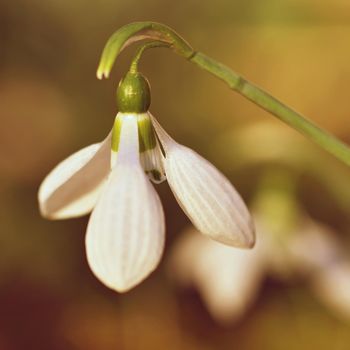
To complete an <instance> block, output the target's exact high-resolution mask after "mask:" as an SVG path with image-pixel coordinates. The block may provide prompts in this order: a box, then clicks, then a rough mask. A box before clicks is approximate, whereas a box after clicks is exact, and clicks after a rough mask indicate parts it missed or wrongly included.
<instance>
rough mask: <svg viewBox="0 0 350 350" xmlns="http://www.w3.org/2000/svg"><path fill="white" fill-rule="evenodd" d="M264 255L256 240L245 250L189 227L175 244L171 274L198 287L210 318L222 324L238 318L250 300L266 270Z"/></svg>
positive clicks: (261, 246) (254, 295) (255, 293)
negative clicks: (250, 247) (251, 247)
mask: <svg viewBox="0 0 350 350" xmlns="http://www.w3.org/2000/svg"><path fill="white" fill-rule="evenodd" d="M189 231H190V230H189ZM265 258H266V256H265V251H264V248H263V245H261V244H260V241H258V244H257V245H256V247H255V248H254V249H253V250H250V251H246V250H241V249H235V248H232V247H228V246H225V245H222V244H219V243H216V242H214V241H212V240H210V239H208V238H206V237H204V236H203V235H199V233H198V231H197V233H196V231H195V230H191V231H190V232H185V233H184V236H183V237H182V239H181V240H180V242H178V243H177V245H176V246H175V250H174V252H173V255H172V260H171V267H172V268H171V273H172V275H173V277H175V278H176V280H178V281H179V282H181V283H183V284H185V285H189V284H190V285H194V286H195V287H196V288H198V291H199V293H200V295H201V296H202V298H203V301H204V302H205V304H206V306H207V308H208V310H209V312H210V313H211V315H212V316H213V318H214V319H215V320H217V321H218V322H220V323H225V322H231V321H233V320H236V319H238V318H239V317H241V316H242V315H243V314H244V312H245V311H246V310H247V309H248V308H249V307H250V305H251V304H252V303H253V302H254V300H255V298H256V296H257V293H258V291H259V287H260V284H261V282H262V278H263V276H264V274H265V271H266V259H265Z"/></svg>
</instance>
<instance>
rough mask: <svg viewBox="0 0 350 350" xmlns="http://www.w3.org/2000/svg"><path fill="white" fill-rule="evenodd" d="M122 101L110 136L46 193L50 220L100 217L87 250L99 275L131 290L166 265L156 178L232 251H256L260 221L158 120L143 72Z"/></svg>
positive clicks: (64, 166) (81, 155)
mask: <svg viewBox="0 0 350 350" xmlns="http://www.w3.org/2000/svg"><path fill="white" fill-rule="evenodd" d="M117 102H118V107H119V112H118V114H117V116H116V118H115V122H114V126H113V129H112V131H111V133H110V134H109V135H108V136H107V138H106V139H105V140H104V141H103V142H102V143H99V144H93V145H91V146H88V147H86V148H83V149H82V150H80V151H78V152H76V153H74V154H73V155H72V156H70V157H69V158H67V159H66V160H64V161H63V162H62V163H60V164H59V165H58V166H57V167H56V168H55V169H54V170H53V171H52V172H51V173H50V174H49V175H48V176H47V177H46V179H45V180H44V181H43V183H42V185H41V186H40V189H39V195H38V197H39V204H40V211H41V213H42V215H43V216H44V217H46V218H50V219H66V218H71V217H78V216H81V215H85V214H87V213H90V212H91V211H92V214H91V217H90V220H89V223H88V227H87V234H86V250H87V258H88V262H89V265H90V267H91V269H92V271H93V272H94V274H95V275H96V276H97V277H98V278H99V279H100V280H101V281H102V282H103V283H104V284H105V285H106V286H108V287H110V288H112V289H114V290H116V291H119V292H124V291H127V290H129V289H131V288H132V287H134V286H135V285H137V284H138V283H140V282H141V281H142V280H143V279H145V278H146V277H147V276H148V275H149V274H150V273H151V272H152V271H153V270H154V269H155V268H156V266H157V265H158V263H159V261H160V259H161V256H162V252H163V249H164V231H165V224H164V214H163V209H162V206H161V203H160V200H159V197H158V195H157V193H156V191H155V189H154V188H153V186H152V185H151V182H150V181H149V180H151V181H152V182H154V183H160V182H162V181H164V180H165V179H167V180H168V183H169V185H170V188H171V189H172V191H173V192H174V195H175V198H176V200H177V201H178V203H179V205H180V206H181V207H182V208H183V210H184V211H185V213H186V214H187V216H188V217H189V219H190V220H191V221H192V223H193V224H194V225H195V226H196V227H197V229H198V230H199V231H200V232H202V233H203V234H205V235H207V236H208V237H210V238H212V239H214V240H216V241H219V242H222V243H224V244H227V245H231V246H235V247H243V248H250V247H252V246H253V245H254V241H255V235H254V228H253V223H252V220H251V217H250V215H249V213H248V210H247V208H246V206H245V204H244V203H243V201H242V199H241V197H240V196H239V194H238V193H237V192H236V190H235V189H234V187H233V186H232V185H231V184H230V182H229V181H228V180H227V179H226V178H225V177H224V175H223V174H221V173H220V172H219V170H217V169H216V168H215V167H214V166H213V165H212V164H211V163H209V162H208V161H207V160H205V159H204V158H202V157H201V156H199V155H198V154H197V153H196V152H194V151H193V150H191V149H189V148H187V147H184V146H182V145H180V144H178V143H176V142H175V141H174V140H173V139H172V138H171V137H170V136H169V135H168V134H167V133H166V132H165V131H164V130H163V129H162V127H161V126H160V125H159V123H158V122H157V121H156V119H155V118H154V117H152V116H151V114H150V113H149V112H148V108H149V105H150V89H149V85H148V82H147V80H146V79H145V78H144V77H143V76H142V75H141V74H140V73H138V72H131V71H130V72H128V74H127V75H126V76H125V78H124V79H123V80H122V81H121V83H120V84H119V87H118V91H117ZM160 144H161V146H160Z"/></svg>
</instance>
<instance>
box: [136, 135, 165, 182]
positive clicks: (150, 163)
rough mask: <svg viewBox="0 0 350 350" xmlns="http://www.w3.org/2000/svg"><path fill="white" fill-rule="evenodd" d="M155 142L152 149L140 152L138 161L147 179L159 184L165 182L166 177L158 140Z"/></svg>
mask: <svg viewBox="0 0 350 350" xmlns="http://www.w3.org/2000/svg"><path fill="white" fill-rule="evenodd" d="M156 142H157V145H156V147H155V148H154V149H151V150H147V151H143V152H141V154H140V161H141V164H142V167H143V169H144V170H145V172H146V174H147V175H148V177H149V179H150V180H152V182H154V183H156V184H159V183H162V182H163V181H165V180H166V176H165V170H164V156H163V154H162V151H161V149H160V146H159V143H158V140H157V141H156Z"/></svg>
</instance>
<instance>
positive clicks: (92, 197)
mask: <svg viewBox="0 0 350 350" xmlns="http://www.w3.org/2000/svg"><path fill="white" fill-rule="evenodd" d="M110 143H111V135H108V136H107V138H106V139H105V140H104V141H103V142H102V143H99V144H93V145H90V146H88V147H85V148H83V149H81V150H80V151H78V152H76V153H74V154H72V155H71V156H70V157H68V158H67V159H65V160H64V161H62V162H61V163H60V164H58V165H57V166H56V167H55V168H54V169H53V170H52V171H51V173H50V174H49V175H48V176H47V177H46V178H45V179H44V181H43V182H42V184H41V186H40V188H39V193H38V200H39V206H40V211H41V214H42V215H43V216H44V217H46V218H49V219H66V218H71V217H78V216H82V215H85V214H87V213H89V212H91V210H92V208H93V207H94V206H95V204H96V201H97V198H98V196H99V194H100V190H101V187H102V186H103V184H104V182H105V179H106V178H107V175H108V173H109V172H110Z"/></svg>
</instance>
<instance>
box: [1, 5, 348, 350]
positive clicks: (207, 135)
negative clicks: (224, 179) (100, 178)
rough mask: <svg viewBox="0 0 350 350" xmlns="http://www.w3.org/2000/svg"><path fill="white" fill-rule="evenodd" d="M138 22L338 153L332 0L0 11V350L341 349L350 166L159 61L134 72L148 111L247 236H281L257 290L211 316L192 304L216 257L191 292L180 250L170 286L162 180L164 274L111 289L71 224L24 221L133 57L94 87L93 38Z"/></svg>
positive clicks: (338, 35)
mask: <svg viewBox="0 0 350 350" xmlns="http://www.w3.org/2000/svg"><path fill="white" fill-rule="evenodd" d="M139 20H153V21H158V22H162V23H165V24H167V25H169V26H171V27H173V28H174V29H175V30H177V31H178V32H179V33H180V34H181V35H183V36H184V37H185V39H186V40H188V41H189V42H190V43H191V44H192V45H193V46H194V47H195V48H196V49H198V50H200V51H203V52H205V53H207V54H208V55H209V56H212V57H213V58H216V59H218V60H219V61H221V62H223V63H225V64H227V65H229V66H230V67H232V68H233V69H234V70H235V71H237V72H239V73H241V74H242V75H243V76H245V77H246V78H247V79H249V80H250V81H253V82H254V83H256V84H257V85H260V86H262V87H263V88H264V89H266V90H268V91H269V92H271V93H272V94H273V95H274V96H276V97H277V98H279V99H281V100H282V101H284V102H285V103H287V104H288V105H290V106H292V107H293V108H295V109H296V110H298V111H300V112H301V113H303V114H305V115H306V116H308V117H309V118H311V119H313V120H314V121H316V122H317V123H319V124H320V125H322V126H323V127H325V128H327V129H328V130H330V131H331V132H333V133H334V134H336V135H337V136H338V137H339V138H341V139H342V140H344V141H345V142H347V143H350V123H349V120H350V119H349V117H350V115H349V110H350V101H349V85H350V66H349V62H350V47H349V37H350V3H349V1H348V0H334V1H331V2H330V1H320V0H282V1H281V0H279V1H277V0H264V1H253V0H245V1H243V0H220V1H215V2H212V1H209V0H203V1H195V0H189V1H186V2H184V1H183V2H173V1H171V2H170V1H164V0H163V1H160V0H150V1H147V2H146V1H145V2H141V1H134V0H129V1H122V0H114V1H112V0H102V1H99V2H93V1H91V2H87V1H83V0H75V1H65V0H63V1H62V0H61V1H58V0H47V1H39V0H30V1H29V0H14V1H8V0H0V121H1V127H0V213H1V214H0V217H1V220H0V230H1V231H0V242H1V244H0V350H23V349H26V350H31V349H33V350H34V349H35V350H41V349H45V350H48V349H50V350H56V349H57V350H58V349H64V350H83V349H84V350H94V349H99V350H112V349H113V350H124V349H125V350H131V349H136V350H137V349H207V350H209V349H233V348H235V349H241V350H244V349H249V350H253V349H259V350H262V349H268V350H274V349H281V348H283V349H316V348H317V349H349V345H350V269H348V267H349V266H350V265H349V264H348V255H349V256H350V250H349V249H350V248H349V247H350V246H349V237H350V236H349V234H350V221H349V212H350V188H349V178H350V169H348V168H347V167H346V166H344V165H342V164H340V163H339V162H338V161H337V160H334V159H333V158H332V157H331V156H329V155H328V154H326V153H325V152H324V151H322V150H320V149H318V148H317V147H316V146H314V145H313V144H312V143H310V142H308V141H307V140H304V138H303V137H302V136H299V135H298V134H297V133H296V132H294V131H293V130H289V128H288V127H287V126H285V125H282V124H281V122H279V121H277V120H275V118H274V117H272V116H270V115H268V114H267V113H266V112H264V111H262V110H261V109H259V108H258V107H256V106H255V105H253V104H252V103H250V102H248V101H246V100H245V99H244V98H243V97H241V96H239V95H237V94H235V93H233V92H232V91H230V90H229V89H228V88H227V87H226V86H225V85H224V84H223V83H221V82H220V81H218V80H216V79H215V78H213V77H211V76H210V75H208V74H206V73H204V72H202V71H200V70H199V69H197V68H196V67H195V66H194V65H191V64H190V63H188V62H186V61H185V60H183V59H182V58H180V57H177V56H175V55H174V54H173V53H171V52H170V51H167V50H165V49H156V50H151V51H148V52H147V53H146V54H145V55H144V57H143V59H142V62H141V65H140V69H141V71H142V72H143V73H144V74H145V75H146V76H147V77H148V79H149V81H150V83H151V86H152V106H151V110H152V113H153V114H154V115H155V116H156V117H157V118H158V120H160V122H161V123H162V125H163V127H164V128H165V129H166V130H167V131H168V132H169V133H170V134H171V135H172V136H173V137H174V138H175V139H176V140H178V141H179V142H181V143H184V144H186V145H188V146H189V147H191V148H193V149H195V150H196V151H197V152H199V153H200V154H202V155H203V156H205V157H206V158H208V159H209V160H210V161H211V162H212V163H214V164H215V165H216V166H217V167H218V168H219V169H221V170H222V171H223V172H224V173H225V174H226V175H227V176H228V177H229V178H230V180H231V181H232V183H234V185H235V186H236V188H237V190H238V191H239V192H240V193H241V194H242V197H243V198H244V199H245V201H246V202H247V203H248V205H249V206H250V207H251V208H252V210H253V212H254V215H255V214H256V213H257V214H256V216H258V217H259V220H260V219H261V218H262V221H264V222H265V228H264V229H262V230H261V231H260V229H259V228H258V233H257V239H258V242H259V240H264V238H261V237H265V236H264V232H265V231H268V232H267V233H266V236H269V235H270V236H271V237H274V238H271V239H270V241H273V242H279V243H278V244H272V245H273V246H274V248H269V249H270V250H268V252H271V251H273V252H276V254H277V255H282V261H281V259H280V260H278V259H276V261H274V262H273V263H271V262H269V264H268V265H269V267H266V268H265V267H264V269H263V271H262V269H261V271H260V270H259V271H260V273H259V276H260V277H259V283H258V282H257V278H255V277H254V278H253V279H254V281H255V283H252V284H249V285H248V286H247V287H246V290H248V291H249V293H250V294H252V295H251V296H247V298H246V299H247V300H243V299H244V298H242V300H240V298H238V304H239V305H238V308H239V307H241V309H240V311H239V312H238V311H237V308H235V307H232V306H230V304H229V301H225V300H224V299H223V298H219V304H220V307H221V309H220V308H219V306H215V305H214V306H213V304H210V300H211V299H210V297H208V295H213V293H214V295H215V293H216V292H215V291H212V290H211V291H209V292H208V293H209V294H208V293H207V294H206V293H205V292H204V289H203V288H204V287H203V285H204V284H203V283H204V282H203V279H204V280H206V278H207V280H206V281H211V283H212V284H214V285H216V279H215V275H216V276H219V275H220V273H221V271H222V270H225V271H226V270H227V265H226V261H224V260H223V261H222V269H221V268H220V266H221V265H220V264H216V265H218V266H216V265H215V264H214V265H213V264H208V266H207V269H208V271H206V257H205V255H204V258H203V259H204V262H202V265H201V266H202V269H204V275H201V282H199V280H198V278H197V279H196V273H197V272H196V271H192V270H191V266H192V267H193V266H196V264H198V261H194V260H195V259H196V255H195V254H193V256H192V258H191V259H192V260H191V261H189V262H188V266H187V267H188V269H189V271H190V270H191V271H192V275H191V276H190V277H188V278H187V281H186V283H182V282H183V281H182V279H181V278H180V277H179V276H180V275H181V271H179V269H180V270H181V268H180V267H179V266H180V265H181V264H182V263H183V261H185V260H184V259H182V258H181V252H180V253H179V251H181V249H182V248H181V246H180V243H179V242H180V240H182V237H183V235H186V234H187V233H186V232H185V233H183V232H182V231H183V230H187V228H188V227H189V220H188V219H187V218H186V216H185V215H184V214H183V212H182V211H181V210H180V208H179V207H178V205H177V203H176V201H175V199H174V197H173V195H172V193H171V191H170V190H169V188H168V186H167V184H162V185H159V186H157V190H158V192H159V194H160V196H161V199H162V202H163V205H164V208H165V215H166V220H167V247H166V250H165V254H164V257H163V260H162V263H161V265H160V266H159V268H158V269H157V270H156V271H155V272H154V273H153V274H152V275H151V276H150V277H149V278H148V279H147V280H146V281H145V282H144V283H142V284H141V285H139V286H138V287H136V288H135V289H133V290H132V291H130V292H128V293H127V294H122V295H120V294H117V293H115V292H113V291H110V290H108V289H107V288H105V287H104V286H103V285H102V284H100V283H99V282H98V281H97V279H96V278H95V277H94V276H93V275H92V273H91V271H90V270H89V268H88V265H87V262H86V257H85V249H84V235H85V230H86V224H87V220H88V218H87V217H84V218H81V219H76V220H68V221H52V222H50V221H46V220H44V219H42V218H41V217H40V215H39V211H38V205H37V199H36V196H37V190H38V186H39V185H40V183H41V181H42V179H43V178H44V177H45V176H46V174H47V173H48V172H49V171H50V170H51V169H52V168H53V167H54V166H55V165H56V164H57V163H58V162H59V161H61V160H62V159H64V158H65V157H67V156H68V155H70V154H71V153H73V152H74V151H76V150H78V149H80V148H82V147H84V146H86V145H88V144H92V143H94V142H97V141H99V140H102V139H103V138H104V137H105V135H106V134H107V133H108V131H109V130H110V128H111V126H112V123H113V119H114V116H115V114H116V108H115V98H114V93H115V89H116V86H117V84H118V82H119V79H120V78H121V77H122V76H123V75H124V74H125V72H126V70H127V68H128V62H129V61H130V58H131V57H132V55H133V53H134V50H135V49H136V47H135V46H133V47H130V48H128V49H127V50H126V51H125V52H124V53H123V54H122V55H121V56H120V57H119V58H118V61H117V64H116V65H115V68H114V70H113V72H112V74H111V78H110V79H109V80H108V81H106V80H105V81H98V80H97V79H96V76H95V71H96V68H97V64H98V60H99V57H100V53H101V50H102V48H103V46H104V44H105V42H106V40H107V39H108V37H109V36H110V35H111V34H112V33H113V32H114V31H115V30H116V29H118V28H119V27H121V26H122V25H124V24H127V23H129V22H132V21H139ZM276 193H277V195H276ZM271 198H272V199H273V200H271ZM272 202H273V203H272ZM286 203H287V205H285V204H286ZM305 218H307V219H305ZM305 220H308V222H312V223H313V225H314V226H316V231H318V229H317V227H323V228H324V227H326V228H327V229H326V231H327V235H328V236H331V239H330V240H331V242H332V243H327V242H328V241H327V240H326V241H325V242H323V241H322V242H323V243H322V244H321V245H322V247H323V248H322V249H321V251H319V250H318V249H317V244H314V243H313V240H312V239H311V243H310V242H309V243H310V244H309V243H308V244H306V243H305V242H304V238H303V237H304V236H303V232H304V230H305V229H304V227H305V226H304V224H303V222H304V221H305ZM276 223H278V225H276ZM259 227H260V226H259ZM266 227H268V228H267V229H266ZM320 231H322V230H320ZM260 232H261V234H260ZM269 232H273V234H272V235H271V234H270V233H269ZM276 237H277V238H276ZM300 237H302V238H300ZM294 238H296V240H294ZM300 239H301V243H300V242H299V243H300V244H299V243H298V244H295V241H298V240H299V241H300ZM281 242H282V243H281ZM291 242H292V243H291ZM182 243H183V244H186V243H184V242H182ZM182 243H181V244H182ZM291 246H293V252H291V253H290V252H289V250H290V247H291ZM196 247H197V246H195V247H194V248H193V252H196V251H197V248H196ZM294 248H295V249H294ZM199 249H200V245H198V251H199ZM305 250H306V251H305ZM324 250H325V251H326V252H327V253H326V254H325V255H326V256H327V257H329V256H330V255H331V256H332V259H328V258H324V254H323V252H324ZM208 254H209V253H208ZM244 254H246V255H249V254H253V253H252V252H245V253H244ZM271 254H272V253H271ZM271 254H269V253H267V254H265V257H266V255H267V256H268V255H271ZM322 254H323V255H322ZM229 255H230V254H229ZM287 255H288V259H289V257H290V260H293V262H292V263H289V262H288V263H287V262H286V261H285V260H286V259H284V257H286V256H287ZM230 256H231V255H230ZM300 256H302V257H300ZM314 256H315V257H316V260H317V261H316V262H313V263H312V264H311V265H312V266H311V268H310V267H309V266H310V264H309V263H308V258H313V257H314ZM181 259H182V260H181ZM203 259H202V260H203ZM229 259H230V258H229ZM244 259H245V258H244ZM247 259H248V260H249V259H250V258H247ZM264 259H265V260H266V258H264ZM264 259H263V260H264ZM208 260H209V259H208ZM214 260H215V259H214ZM265 260H264V261H265ZM174 261H177V262H175V263H174ZM178 261H180V263H178ZM259 261H260V260H259ZM334 261H335V262H334ZM215 262H216V263H217V260H215ZM232 264H233V265H232V266H236V267H237V266H239V267H240V271H243V272H242V273H241V276H240V277H239V278H237V279H236V280H234V282H235V283H233V286H232V287H230V288H231V289H230V288H228V294H229V295H230V293H231V292H232V295H234V294H235V291H236V289H235V288H236V287H235V286H237V288H239V286H240V285H241V284H242V281H245V280H246V278H248V276H250V272H249V269H248V268H247V265H246V263H245V262H242V263H241V265H239V264H238V265H235V263H234V262H233V263H232ZM265 265H266V264H265V263H263V262H259V263H257V264H255V265H254V266H258V267H257V268H256V269H259V267H261V266H265ZM271 265H273V267H272V268H271ZM340 265H341V266H342V268H338V267H339V266H340ZM174 266H175V267H174ZM203 266H204V267H203ZM215 266H216V267H215ZM230 266H231V265H230ZM281 266H282V267H283V268H282V269H281V270H283V271H279V272H278V273H274V272H273V273H271V271H272V270H276V269H277V270H278V269H279V267H281ZM334 266H335V268H334V269H333V267H334ZM178 267H179V268H178ZM185 269H186V267H185ZM316 270H317V271H316ZM333 270H335V271H336V273H333ZM315 271H316V272H315ZM320 271H321V272H320ZM324 271H327V272H329V273H328V275H327V276H328V277H327V276H326V277H325V276H324V275H323V274H322V273H323V272H324ZM346 271H347V272H346ZM225 273H228V274H229V275H230V273H231V272H230V271H228V272H227V271H226V272H225ZM320 273H321V277H320V278H319V277H314V276H319V275H320ZM233 274H234V271H232V275H233ZM203 276H204V277H203ZM206 276H207V277H206ZM213 276H214V277H213ZM322 278H323V280H322ZM327 278H328V279H327ZM324 279H325V281H326V282H325V283H323V287H322V283H321V282H320V280H322V281H324ZM315 281H316V282H315ZM218 285H219V284H218ZM327 287H329V288H328V289H329V290H325V288H326V289H327ZM237 290H239V289H237ZM242 293H243V292H242ZM249 293H248V294H249ZM248 294H247V295H248ZM250 294H249V295H250ZM229 295H228V296H227V293H226V298H228V299H230V298H229ZM239 295H242V296H245V295H246V294H244V295H243V294H240V293H239ZM248 299H249V300H248ZM225 302H227V305H226V304H225ZM220 310H224V311H220Z"/></svg>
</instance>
